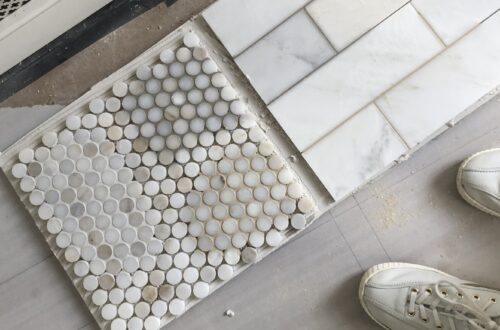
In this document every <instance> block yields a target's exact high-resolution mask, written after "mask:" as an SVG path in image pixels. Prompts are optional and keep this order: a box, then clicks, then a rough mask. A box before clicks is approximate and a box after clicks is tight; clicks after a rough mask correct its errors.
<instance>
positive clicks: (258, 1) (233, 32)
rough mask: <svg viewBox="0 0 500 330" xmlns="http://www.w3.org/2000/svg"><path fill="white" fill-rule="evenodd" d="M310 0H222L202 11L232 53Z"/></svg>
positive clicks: (243, 48)
mask: <svg viewBox="0 0 500 330" xmlns="http://www.w3.org/2000/svg"><path fill="white" fill-rule="evenodd" d="M309 1H310V0H273V1H268V0H219V1H217V2H215V3H214V4H213V5H211V6H210V7H208V8H207V9H206V10H205V11H204V12H203V14H202V15H203V17H204V18H205V20H206V21H207V22H208V24H209V25H210V27H211V28H212V30H213V31H214V32H215V34H216V35H217V37H219V39H220V40H221V41H222V43H223V44H224V46H225V47H226V49H227V50H228V51H229V53H230V54H231V55H233V56H235V55H237V54H239V53H241V52H242V51H243V50H245V48H247V47H248V46H250V45H251V44H253V43H254V42H256V41H257V40H259V39H260V38H261V37H262V36H263V35H265V34H266V33H267V32H269V31H271V30H272V29H273V28H275V27H276V26H277V25H279V24H280V23H281V22H283V21H284V20H285V19H286V18H287V17H289V16H291V15H292V14H293V13H294V12H295V11H297V10H299V9H300V8H301V7H303V6H304V5H306V4H307V3H308V2H309Z"/></svg>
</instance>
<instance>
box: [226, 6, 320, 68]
mask: <svg viewBox="0 0 500 330" xmlns="http://www.w3.org/2000/svg"><path fill="white" fill-rule="evenodd" d="M313 1H314V0H309V1H308V2H307V3H306V4H305V5H304V6H302V7H300V8H299V9H297V10H296V11H294V12H293V13H292V14H290V15H289V16H287V17H286V18H285V19H284V20H282V21H281V22H279V23H278V24H277V25H275V26H274V27H272V28H271V30H269V31H267V32H266V33H264V34H263V35H262V36H260V37H259V38H258V39H257V40H255V41H254V42H252V43H251V44H250V45H248V46H247V47H245V48H243V50H242V51H240V52H238V53H236V54H234V55H231V57H232V58H233V59H234V60H235V61H236V58H237V57H238V56H240V55H241V54H243V53H244V52H246V51H247V50H249V49H250V48H252V46H253V45H255V44H256V43H258V42H259V41H261V40H262V39H264V38H265V37H267V36H268V35H270V34H271V33H273V32H274V31H275V30H276V29H277V28H279V27H280V26H282V25H283V24H285V23H286V22H287V21H288V20H289V19H290V18H292V17H293V16H295V14H298V13H299V12H300V11H301V10H303V9H304V10H305V7H307V6H308V5H309V4H310V3H311V2H313Z"/></svg>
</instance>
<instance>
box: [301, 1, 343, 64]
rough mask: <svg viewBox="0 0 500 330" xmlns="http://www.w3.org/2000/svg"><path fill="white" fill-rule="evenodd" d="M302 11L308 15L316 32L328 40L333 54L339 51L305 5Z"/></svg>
mask: <svg viewBox="0 0 500 330" xmlns="http://www.w3.org/2000/svg"><path fill="white" fill-rule="evenodd" d="M304 12H305V13H306V15H307V17H309V19H310V20H311V23H312V24H313V25H314V27H315V28H316V29H317V30H318V32H319V33H320V34H321V35H322V36H323V38H325V40H326V41H327V42H328V44H329V45H330V46H331V47H332V49H333V51H334V52H335V54H338V53H340V51H339V50H337V49H336V48H335V46H334V45H333V43H332V42H331V41H330V38H328V36H327V35H326V33H325V31H323V29H322V28H321V27H320V26H319V25H318V23H317V22H316V20H315V19H314V17H312V15H311V13H310V12H309V10H307V6H306V7H304ZM329 60H330V59H329ZM329 60H328V61H329Z"/></svg>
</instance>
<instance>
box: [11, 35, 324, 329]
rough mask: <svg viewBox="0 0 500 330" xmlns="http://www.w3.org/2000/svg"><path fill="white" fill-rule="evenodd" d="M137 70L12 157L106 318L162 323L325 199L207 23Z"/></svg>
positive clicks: (130, 323)
mask: <svg viewBox="0 0 500 330" xmlns="http://www.w3.org/2000/svg"><path fill="white" fill-rule="evenodd" d="M132 71H133V72H132V74H130V75H129V76H128V77H125V78H123V79H117V80H115V81H112V83H111V84H108V89H107V90H106V91H105V92H104V93H101V94H100V95H99V96H95V97H93V98H91V99H90V100H87V101H86V102H84V104H82V105H81V108H82V109H81V111H79V112H76V111H74V112H73V113H70V114H68V115H66V116H65V117H64V118H62V119H61V120H60V123H61V125H59V126H58V128H57V129H56V128H54V129H51V130H47V131H45V132H44V133H43V134H41V135H40V134H39V137H37V138H36V139H33V141H30V143H29V146H27V147H24V148H22V149H21V150H19V151H18V152H17V157H16V160H15V161H14V162H11V164H10V167H9V169H8V172H9V178H10V179H11V180H12V181H13V182H14V185H15V187H16V190H17V192H18V193H19V194H20V197H21V199H22V200H23V201H24V202H25V203H26V204H27V206H28V208H29V209H30V210H32V214H33V217H34V219H35V222H36V223H37V225H38V226H39V228H40V229H41V231H42V232H43V233H44V235H45V237H46V238H47V241H48V242H49V245H50V246H51V248H52V250H53V252H54V253H55V254H56V256H58V258H59V260H60V261H61V263H62V265H63V267H64V268H65V270H66V271H67V272H68V274H69V275H70V277H71V278H72V279H73V281H74V283H75V286H76V287H77V288H78V289H79V291H80V293H81V294H82V296H83V298H84V300H85V302H86V303H87V304H88V306H89V309H90V310H91V311H92V313H93V314H94V316H95V317H96V319H97V320H98V323H99V325H100V326H101V327H102V328H103V329H159V328H160V326H163V325H165V324H166V323H168V321H170V320H172V319H173V318H175V317H178V316H180V315H182V314H183V313H184V312H185V311H186V310H187V309H188V308H189V307H191V306H192V305H193V304H194V303H196V301H198V300H200V299H203V298H205V297H207V296H208V295H209V294H210V293H211V292H213V290H215V289H216V288H218V287H220V286H221V284H222V283H224V282H225V281H228V280H230V279H231V278H232V277H234V276H235V275H236V274H238V273H239V272H240V271H241V270H242V269H244V268H245V266H246V265H249V264H252V263H255V262H256V261H258V260H259V259H260V258H261V257H262V256H263V255H265V254H266V253H267V252H268V251H269V250H271V249H273V248H276V247H278V246H280V245H281V244H282V243H283V242H284V241H285V240H286V239H287V238H288V237H289V236H290V235H292V234H293V233H294V232H296V231H297V230H301V229H303V228H305V227H306V226H307V224H308V222H309V221H310V219H311V215H312V214H313V212H314V210H315V203H314V201H313V200H312V198H311V197H310V195H309V194H308V193H307V190H306V189H305V188H304V186H303V185H302V183H301V182H300V180H299V179H298V178H297V175H296V174H295V173H294V172H293V171H292V170H291V168H290V167H289V166H288V164H287V162H286V161H285V159H283V158H282V157H281V156H280V154H279V152H278V150H277V148H276V147H275V145H274V144H273V142H272V141H271V140H270V139H269V138H268V137H267V135H266V133H265V132H264V131H263V130H262V129H261V126H260V124H259V120H258V119H257V117H256V116H254V115H253V114H252V111H251V109H248V104H247V103H246V102H245V100H244V99H243V98H242V97H240V95H239V93H238V91H237V90H236V89H235V88H233V86H232V85H231V84H230V82H229V79H228V78H227V77H226V75H225V74H224V72H221V70H220V69H219V66H218V64H217V63H216V61H215V60H214V59H212V58H211V57H210V51H209V49H207V46H205V45H204V44H203V42H202V41H200V38H199V37H198V35H197V34H195V33H194V32H191V31H188V32H186V33H184V34H183V36H182V37H181V40H178V42H177V43H176V45H175V46H173V47H165V48H163V49H161V50H158V51H157V52H156V55H155V57H154V58H153V59H151V56H150V57H149V61H145V63H140V64H137V65H136V66H135V67H134V68H133V70H132ZM266 251H267V252H266Z"/></svg>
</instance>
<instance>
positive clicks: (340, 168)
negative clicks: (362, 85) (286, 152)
mask: <svg viewBox="0 0 500 330" xmlns="http://www.w3.org/2000/svg"><path fill="white" fill-rule="evenodd" d="M406 149H407V148H406V147H405V145H404V143H403V142H402V141H401V139H400V138H399V136H398V135H397V134H396V133H395V132H394V130H393V129H392V128H391V127H390V125H389V124H388V123H387V121H386V120H385V119H384V117H383V115H382V114H381V113H380V112H379V110H378V109H377V107H376V106H375V105H373V104H370V105H369V106H368V107H366V108H365V109H363V110H362V111H361V112H359V113H358V114H356V115H355V116H354V117H352V118H350V119H349V120H348V121H347V122H345V123H344V124H343V125H342V126H340V127H339V128H337V129H336V130H335V131H333V132H332V133H331V134H330V135H328V136H327V137H325V138H324V139H323V140H321V141H320V142H318V143H317V144H316V145H314V146H313V147H312V148H311V149H309V150H308V151H306V152H305V153H304V154H303V155H304V157H305V159H306V161H307V162H308V163H309V165H310V166H311V168H312V169H313V171H314V172H315V173H316V175H317V176H318V177H319V179H320V180H321V182H322V183H323V184H324V185H325V187H326V188H327V189H328V191H329V192H330V193H331V194H332V195H333V197H334V198H335V199H336V200H339V199H341V198H343V197H345V196H346V195H347V194H349V193H350V192H352V191H353V190H355V189H356V188H357V187H359V186H360V185H362V184H363V183H365V182H366V181H368V180H369V179H371V178H372V177H373V176H375V175H376V174H378V173H380V172H381V171H382V170H383V169H385V168H386V167H387V166H388V165H389V164H391V162H393V161H394V160H395V159H397V158H398V157H399V156H400V155H401V154H403V153H404V152H405V151H406ZM325 155H328V157H325Z"/></svg>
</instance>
